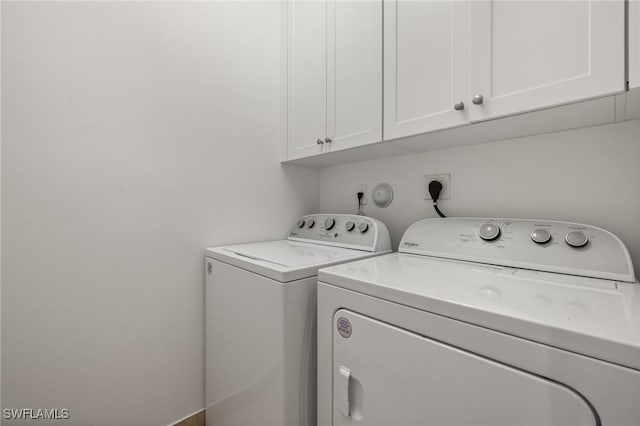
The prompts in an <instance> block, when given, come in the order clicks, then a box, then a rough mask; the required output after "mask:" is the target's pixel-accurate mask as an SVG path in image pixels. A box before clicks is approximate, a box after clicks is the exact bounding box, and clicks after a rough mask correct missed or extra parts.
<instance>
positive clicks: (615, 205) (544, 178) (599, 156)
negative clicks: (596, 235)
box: [320, 120, 640, 272]
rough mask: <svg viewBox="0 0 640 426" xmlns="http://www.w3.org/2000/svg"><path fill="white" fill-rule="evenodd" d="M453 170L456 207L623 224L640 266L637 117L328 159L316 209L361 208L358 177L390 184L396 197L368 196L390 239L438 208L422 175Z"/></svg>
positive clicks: (456, 211)
mask: <svg viewBox="0 0 640 426" xmlns="http://www.w3.org/2000/svg"><path fill="white" fill-rule="evenodd" d="M438 173H451V200H443V201H442V202H441V203H440V206H441V209H442V210H443V211H444V212H445V214H448V215H450V216H478V217H511V218H538V219H555V220H567V221H575V222H583V223H587V224H591V225H596V226H600V227H603V228H605V229H608V230H610V231H612V232H614V233H615V234H617V235H618V236H619V237H620V238H621V239H622V240H623V241H624V242H625V244H627V247H628V248H629V250H630V251H631V255H632V257H633V260H634V263H635V266H636V269H637V270H638V271H639V272H640V223H639V221H640V189H639V186H638V185H639V184H640V120H634V121H628V122H623V123H617V124H610V125H605V126H597V127H589V128H584V129H578V130H571V131H566V132H557V133H551V134H546V135H538V136H531V137H525V138H518V139H513V140H505V141H500V142H492V143H486V144H480V145H474V146H468V147H461V148H452V149H447V150H442V151H433V152H427V153H423V154H414V155H409V156H403V157H395V158H389V159H382V160H374V161H366V162H360V163H355V164H346V165H340V166H334V167H327V168H324V169H322V172H321V177H320V179H321V190H320V210H321V211H324V212H329V211H332V212H355V194H354V192H355V185H356V184H361V183H364V184H367V186H368V188H367V189H368V190H369V196H370V192H371V189H373V187H374V186H375V185H376V184H377V183H380V182H388V183H390V184H391V185H392V186H393V189H394V191H395V197H394V200H393V203H392V204H391V205H390V206H389V207H387V208H385V209H380V208H377V207H375V206H374V205H373V204H372V203H371V202H370V203H368V205H367V206H365V209H364V210H365V213H366V214H367V215H370V216H373V217H376V218H379V219H381V220H382V221H384V222H385V223H386V224H387V226H388V227H389V230H390V232H391V236H392V241H393V244H394V249H397V246H398V243H399V242H400V238H401V237H402V234H403V232H404V230H405V229H406V228H407V227H408V226H409V225H410V224H411V223H413V222H415V221H417V220H419V219H422V218H427V217H436V214H435V212H434V211H433V208H432V206H431V201H427V200H425V199H424V198H425V195H426V187H425V185H424V183H423V181H424V175H429V174H438Z"/></svg>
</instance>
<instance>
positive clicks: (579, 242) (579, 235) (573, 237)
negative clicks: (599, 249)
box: [564, 231, 589, 247]
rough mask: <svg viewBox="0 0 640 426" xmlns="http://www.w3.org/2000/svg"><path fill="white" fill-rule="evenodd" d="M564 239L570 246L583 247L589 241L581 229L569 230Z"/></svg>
mask: <svg viewBox="0 0 640 426" xmlns="http://www.w3.org/2000/svg"><path fill="white" fill-rule="evenodd" d="M564 240H565V241H566V242H567V244H569V245H570V246H571V247H584V246H586V245H587V243H588V242H589V238H587V236H586V235H585V233H584V232H582V231H573V232H569V233H568V234H567V236H566V237H564Z"/></svg>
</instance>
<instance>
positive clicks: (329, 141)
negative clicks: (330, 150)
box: [324, 138, 333, 143]
mask: <svg viewBox="0 0 640 426" xmlns="http://www.w3.org/2000/svg"><path fill="white" fill-rule="evenodd" d="M324 141H325V142H326V143H331V142H333V141H332V140H331V138H325V140H324Z"/></svg>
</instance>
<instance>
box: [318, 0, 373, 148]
mask: <svg viewBox="0 0 640 426" xmlns="http://www.w3.org/2000/svg"><path fill="white" fill-rule="evenodd" d="M327 13H328V17H327V136H328V137H329V138H330V139H331V140H332V142H331V143H329V144H327V149H343V148H350V147H354V146H358V145H365V144H369V143H374V142H380V141H382V1H381V0H365V1H363V0H355V1H345V0H338V1H336V0H329V1H328V3H327Z"/></svg>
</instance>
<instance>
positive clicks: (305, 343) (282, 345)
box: [205, 214, 390, 426]
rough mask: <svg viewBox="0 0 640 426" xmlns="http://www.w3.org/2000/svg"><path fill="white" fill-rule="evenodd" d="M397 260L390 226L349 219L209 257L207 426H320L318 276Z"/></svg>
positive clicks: (326, 219)
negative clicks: (376, 259) (338, 267)
mask: <svg viewBox="0 0 640 426" xmlns="http://www.w3.org/2000/svg"><path fill="white" fill-rule="evenodd" d="M389 251H390V241H389V232H388V231H387V228H386V227H385V225H384V224H383V223H381V222H380V221H378V220H376V219H372V218H369V217H365V216H355V215H341V214H331V215H329V214H315V215H309V216H304V217H302V218H301V219H300V220H298V222H297V223H296V224H295V225H294V226H293V228H292V230H291V232H290V233H289V235H288V238H287V239H286V240H281V241H270V242H263V243H254V244H242V245H233V246H226V247H216V248H210V249H207V250H206V262H205V263H206V271H207V272H206V274H207V275H206V289H205V293H206V306H205V312H206V329H205V330H206V331H205V333H206V336H205V337H206V338H205V352H206V358H205V362H206V380H205V381H206V384H205V387H206V389H205V404H206V405H205V408H206V419H207V420H206V421H207V425H215V426H224V425H233V426H308V425H315V420H316V411H315V408H316V383H315V377H316V321H315V320H316V286H317V272H318V269H320V268H322V267H325V266H330V265H335V264H338V263H343V262H348V261H352V260H357V259H362V258H367V257H371V256H375V255H379V254H383V253H387V252H389Z"/></svg>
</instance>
